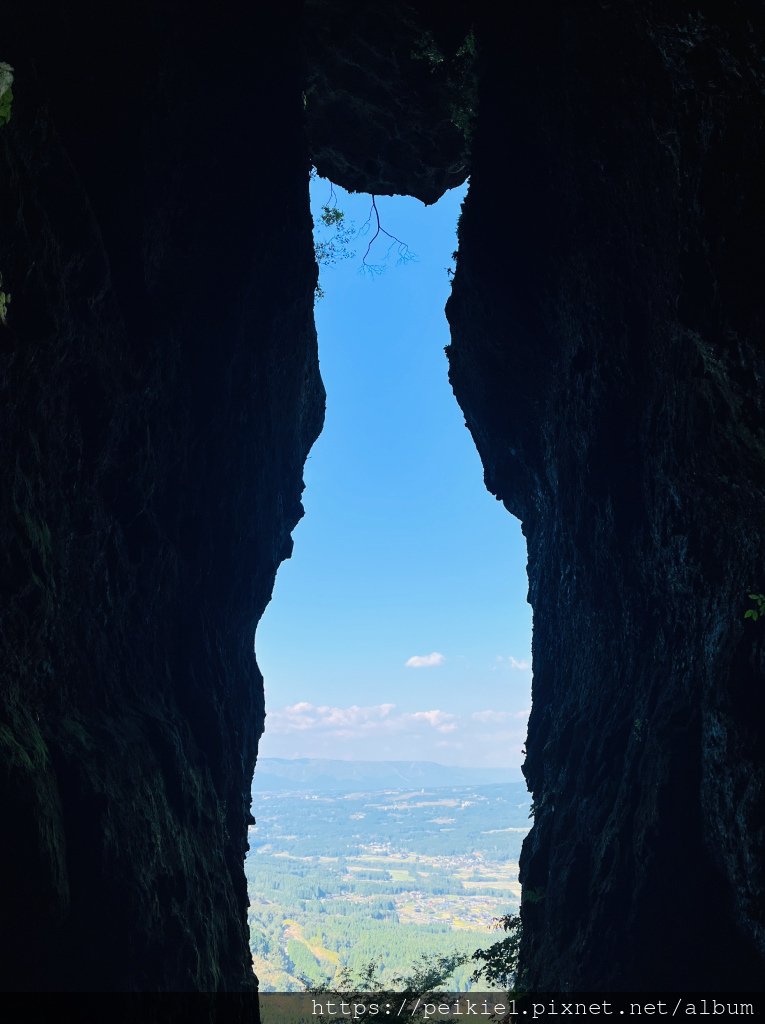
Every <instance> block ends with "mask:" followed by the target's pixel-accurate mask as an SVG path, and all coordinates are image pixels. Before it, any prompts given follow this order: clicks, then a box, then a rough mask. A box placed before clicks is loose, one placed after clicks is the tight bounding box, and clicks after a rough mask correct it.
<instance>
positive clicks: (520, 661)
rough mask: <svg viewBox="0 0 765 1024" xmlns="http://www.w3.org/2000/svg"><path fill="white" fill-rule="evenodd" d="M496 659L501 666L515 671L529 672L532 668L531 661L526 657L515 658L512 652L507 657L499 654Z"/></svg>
mask: <svg viewBox="0 0 765 1024" xmlns="http://www.w3.org/2000/svg"><path fill="white" fill-rule="evenodd" d="M494 660H495V661H496V663H497V665H498V666H499V667H500V668H509V669H512V670H513V671H514V672H528V670H529V669H530V668H531V662H530V661H527V660H526V659H525V658H514V657H513V656H512V654H511V655H509V657H507V658H505V657H504V656H503V655H501V654H498V655H497V657H496V658H495V659H494Z"/></svg>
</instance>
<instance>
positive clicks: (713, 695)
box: [447, 2, 765, 991]
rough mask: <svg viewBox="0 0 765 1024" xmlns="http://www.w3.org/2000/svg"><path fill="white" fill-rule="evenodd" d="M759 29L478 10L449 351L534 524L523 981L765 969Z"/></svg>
mask: <svg viewBox="0 0 765 1024" xmlns="http://www.w3.org/2000/svg"><path fill="white" fill-rule="evenodd" d="M507 13H508V12H507V11H505V12H504V14H505V15H507ZM764 28H765V26H764V24H763V14H762V8H761V7H760V6H759V5H754V4H748V3H731V4H729V5H727V6H726V8H725V13H724V14H722V15H721V14H720V9H719V7H717V6H714V7H713V5H711V4H706V3H702V4H693V5H690V4H688V5H686V4H677V5H673V6H672V8H671V11H670V9H669V8H667V7H666V5H660V4H652V3H630V4H620V5H612V4H602V3H588V4H584V5H575V6H572V5H569V4H566V3H558V2H545V3H540V4H533V5H528V4H527V5H514V6H513V8H512V13H511V17H510V24H509V27H508V28H507V29H506V30H500V26H499V24H498V22H495V21H494V20H493V15H492V14H490V13H488V12H484V13H483V15H482V18H481V20H480V22H479V26H478V35H479V45H480V47H481V55H482V63H481V92H480V99H479V122H478V127H477V131H476V137H475V142H474V163H473V169H472V174H471V188H470V193H469V196H468V198H467V201H466V203H465V206H464V212H463V216H462V219H461V223H460V230H459V240H460V247H459V253H460V255H459V260H458V269H457V274H456V279H455V284H454V291H453V295H452V297H451V299H450V302H449V305H448V307H447V312H448V317H449V320H450V322H451V327H452V337H453V342H452V345H451V348H450V350H449V359H450V366H451V379H452V382H453V385H454V389H455V392H456V395H457V398H458V400H459V402H460V404H461V405H462V408H463V410H464V412H465V416H466V420H467V424H468V426H469V428H470V430H471V431H472V434H473V437H474V438H475V441H476V444H477V446H478V449H479V451H480V453H481V457H482V459H483V463H484V466H485V471H486V482H487V485H488V487H489V489H490V490H491V491H492V492H493V493H494V494H496V495H498V496H499V497H501V498H502V500H503V501H504V503H505V505H506V506H507V508H508V509H509V510H510V511H511V512H512V513H513V514H514V515H516V516H518V517H519V518H520V519H521V521H522V524H523V530H524V533H525V535H526V538H527V541H528V553H529V561H528V573H529V599H530V601H531V604H532V606H533V612H534V639H533V657H534V683H533V702H532V711H531V718H530V722H529V731H528V742H527V750H528V755H527V759H526V763H525V768H524V771H525V774H526V778H527V780H528V783H529V786H530V789H531V792H532V794H533V797H534V806H535V818H534V827H533V830H532V832H531V834H530V836H529V838H528V839H527V841H526V843H525V845H524V849H523V857H522V863H521V880H522V883H523V886H524V902H523V908H522V920H523V943H522V959H523V963H524V966H525V972H526V983H527V984H528V985H529V986H530V987H531V989H532V990H534V989H536V990H544V989H547V990H550V991H566V990H571V989H577V988H578V989H596V990H598V989H609V988H615V989H634V990H651V989H654V990H661V989H685V990H686V991H714V990H715V989H738V988H744V989H746V988H749V989H752V988H758V987H759V986H760V985H761V983H762V978H763V976H765V974H764V973H763V968H764V967H765V930H764V929H763V922H764V919H765V914H764V910H765V903H764V896H765V889H764V886H765V877H764V876H763V865H764V863H765V862H764V860H763V822H765V805H764V800H765V757H764V756H763V755H765V745H764V742H763V735H764V734H763V730H762V727H761V724H762V719H763V713H764V712H765V629H764V628H763V623H762V622H758V623H753V622H752V621H751V620H750V621H745V620H744V613H745V611H746V609H747V608H748V607H750V606H751V602H750V601H749V599H748V597H747V594H748V592H750V591H755V592H762V591H763V590H764V589H765V557H764V556H765V547H764V543H763V542H764V538H763V511H764V510H765V394H764V393H763V382H764V381H765V349H764V347H763V336H765V317H764V315H763V303H762V289H761V286H760V285H759V284H758V282H761V281H762V280H763V278H764V277H765V260H764V258H763V247H762V242H761V240H762V236H763V229H764V228H765V218H764V216H763V214H764V212H765V210H764V208H763V191H762V188H761V183H760V181H759V180H758V179H759V177H760V175H761V169H762V166H763V159H764V158H765V138H764V136H763V111H764V110H765V103H764V98H763V97H764V92H765V77H763V70H762V69H763V65H762V54H763V53H765V37H764V32H763V30H764Z"/></svg>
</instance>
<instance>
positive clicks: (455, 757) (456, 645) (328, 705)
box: [256, 179, 531, 777]
mask: <svg viewBox="0 0 765 1024" xmlns="http://www.w3.org/2000/svg"><path fill="white" fill-rule="evenodd" d="M334 192H335V195H336V203H337V206H338V207H339V208H340V209H341V210H342V211H343V212H344V214H345V223H346V224H348V223H349V222H350V223H351V224H353V225H355V228H356V229H357V230H359V229H361V228H362V226H363V224H364V222H365V221H366V220H367V218H368V215H369V212H370V197H369V196H364V195H349V194H348V193H346V192H344V191H343V190H342V189H339V188H336V189H335V190H334ZM311 194H312V207H313V210H314V217H315V219H317V218H318V217H319V215H320V213H321V207H322V205H323V204H325V203H327V202H330V203H334V202H335V199H334V197H333V198H332V199H330V186H329V184H328V183H327V182H325V181H322V180H321V179H315V180H314V181H313V182H312V183H311ZM464 194H465V188H461V189H455V190H453V191H452V192H450V193H448V194H447V195H445V196H444V197H443V198H442V199H441V200H440V201H439V202H438V203H437V204H436V205H435V206H431V207H425V206H423V205H422V204H421V203H420V202H418V201H417V200H414V199H409V198H406V197H398V196H397V197H393V198H391V197H384V196H383V197H378V199H377V206H378V210H379V213H380V218H381V221H382V224H383V227H384V228H386V229H387V230H388V231H390V232H391V233H392V234H394V235H397V236H398V237H400V238H401V239H403V240H404V241H405V242H406V243H407V244H408V246H409V248H410V250H411V251H413V252H414V253H415V254H416V259H412V260H410V261H408V262H405V263H402V264H399V263H398V262H397V259H396V250H395V248H394V251H393V252H391V253H390V257H389V258H388V260H387V262H386V261H385V256H386V251H387V249H388V245H389V242H388V241H386V240H383V239H382V238H380V239H378V241H377V242H376V243H375V246H374V248H373V250H372V252H371V253H370V256H369V258H368V259H369V262H370V263H375V264H377V263H384V264H385V269H384V271H383V272H382V273H380V274H370V273H364V272H363V268H361V270H360V266H361V257H362V255H363V252H364V249H365V248H366V245H367V243H368V241H369V238H370V237H371V236H370V234H369V232H367V233H366V234H364V235H361V236H360V237H359V239H358V240H357V241H356V243H354V250H355V251H354V253H353V255H352V257H351V258H349V259H345V260H340V261H338V262H337V263H336V265H335V266H325V267H323V268H322V272H321V280H322V285H323V288H324V292H325V295H324V297H323V298H321V299H319V300H318V301H317V303H316V326H317V331H318V336H319V359H320V364H321V372H322V377H323V378H324V384H325V387H326V389H327V415H326V422H325V426H324V431H323V433H322V435H321V437H320V438H319V440H318V441H317V442H316V444H315V445H314V448H313V450H312V452H311V455H310V457H309V459H308V461H307V463H306V467H305V483H306V490H305V493H304V495H303V504H304V506H305V510H306V514H305V517H304V519H303V520H302V521H301V522H300V524H299V525H298V527H297V529H296V530H295V533H294V540H295V550H294V553H293V556H292V558H291V559H290V560H289V561H287V562H285V563H284V564H283V565H282V566H281V568H280V570H279V573H278V576H277V580H276V586H275V588H274V595H273V599H272V601H271V604H270V605H269V607H268V608H267V609H266V613H265V615H264V617H263V619H262V621H261V623H260V625H259V626H258V631H257V636H256V652H257V657H258V663H259V665H260V667H261V670H262V672H263V675H264V678H265V686H266V713H267V719H266V731H265V735H264V737H263V739H262V741H261V748H260V752H261V755H262V756H271V757H338V758H343V759H354V760H356V759H358V760H389V759H405V760H435V761H440V762H441V763H443V764H455V765H456V764H459V765H476V766H484V765H492V766H497V767H507V768H509V769H511V772H512V776H513V777H515V776H516V775H518V776H519V775H520V771H519V765H520V762H521V760H522V756H521V753H520V748H521V746H522V744H523V742H524V737H525V728H526V717H527V714H528V708H529V699H530V698H529V690H530V682H531V672H530V666H529V663H530V661H531V657H530V648H531V639H530V638H531V613H530V609H529V607H528V605H527V604H526V589H527V581H526V568H525V566H526V548H525V542H524V540H523V537H522V535H521V532H520V527H519V524H518V522H517V521H516V520H515V519H513V517H512V516H510V514H509V513H508V512H507V511H506V510H505V509H504V507H503V506H502V505H501V504H500V503H499V502H498V501H496V499H495V498H494V497H493V496H492V495H490V494H489V493H488V491H487V490H486V488H485V487H484V483H483V470H482V467H481V462H480V459H479V458H478V454H477V452H476V450H475V447H474V445H473V441H472V438H471V437H470V434H469V433H468V431H467V429H466V427H465V424H464V419H463V416H462V413H461V411H460V409H459V406H458V405H457V402H456V400H455V398H454V395H453V393H452V390H451V387H450V385H449V382H448V377H447V372H448V368H447V361H446V356H445V354H444V347H445V345H447V344H448V342H449V329H448V325H447V322H446V318H445V316H444V312H443V309H444V304H445V302H446V299H447V297H448V294H449V279H448V275H447V272H446V268H447V267H449V266H451V265H452V263H451V253H452V252H453V250H454V249H455V248H456V223H457V218H458V216H459V210H460V204H461V202H462V199H463V197H464ZM330 235H331V232H329V231H327V230H326V229H322V231H321V235H320V237H324V238H326V237H328V236H330ZM508 400H509V401H511V400H512V397H511V396H508Z"/></svg>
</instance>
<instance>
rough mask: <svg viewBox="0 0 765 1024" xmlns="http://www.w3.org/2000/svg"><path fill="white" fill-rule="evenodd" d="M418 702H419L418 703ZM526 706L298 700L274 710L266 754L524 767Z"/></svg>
mask: <svg viewBox="0 0 765 1024" xmlns="http://www.w3.org/2000/svg"><path fill="white" fill-rule="evenodd" d="M415 707H416V705H415ZM527 714H528V712H527V711H497V710H494V709H491V708H488V709H485V710H478V711H474V712H473V713H472V714H470V713H468V712H464V713H457V712H454V713H453V712H450V711H444V710H442V709H441V708H427V706H426V707H425V708H423V709H421V710H414V711H409V710H404V709H403V708H399V707H397V705H395V704H393V703H384V704H383V703H381V704H370V705H359V704H351V705H348V706H345V707H339V706H337V705H331V704H313V703H312V702H310V701H298V702H297V703H295V704H290V705H287V706H286V707H281V708H273V709H271V708H269V710H268V714H267V717H266V731H265V735H264V737H263V739H262V740H261V756H263V757H296V756H299V757H330V758H337V757H340V758H343V759H344V760H349V759H350V760H360V761H365V760H377V759H379V758H389V759H391V760H423V761H427V760H434V761H440V762H441V763H446V764H450V763H451V764H463V765H474V766H478V765H481V764H486V765H489V764H493V765H496V764H502V765H507V766H508V767H510V766H511V765H512V764H513V763H516V764H517V765H520V762H521V760H522V756H521V753H520V748H521V744H522V743H523V740H524V738H525V733H526V722H525V718H526V716H527Z"/></svg>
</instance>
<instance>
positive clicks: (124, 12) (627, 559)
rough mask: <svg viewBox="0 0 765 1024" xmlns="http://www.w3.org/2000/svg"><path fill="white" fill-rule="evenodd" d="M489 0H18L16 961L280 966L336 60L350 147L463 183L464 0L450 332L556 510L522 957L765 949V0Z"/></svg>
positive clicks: (334, 146) (10, 766) (560, 971)
mask: <svg viewBox="0 0 765 1024" xmlns="http://www.w3.org/2000/svg"><path fill="white" fill-rule="evenodd" d="M473 6H474V5H470V8H469V9H468V10H469V11H470V16H468V15H467V14H466V13H465V8H464V7H460V6H459V5H454V6H450V5H443V4H435V3H425V2H422V3H418V4H413V5H408V4H401V5H394V4H386V5H383V8H381V9H379V10H376V9H375V8H373V7H371V6H369V5H363V4H362V5H358V4H357V5H353V7H350V5H349V7H348V8H347V9H345V8H343V7H340V6H338V5H337V4H335V3H334V2H333V3H330V2H329V0H327V2H326V3H325V4H322V5H318V4H317V5H313V6H312V8H311V12H310V14H309V16H308V18H309V20H308V22H307V24H308V26H309V29H310V26H314V30H313V35H311V34H310V32H309V34H308V35H306V34H305V33H304V34H303V35H302V36H301V30H300V17H301V9H300V6H299V4H298V3H295V4H294V5H293V4H292V3H290V2H288V3H286V4H280V5H279V12H278V13H277V14H273V15H269V16H266V14H265V13H264V11H263V10H261V9H260V8H258V10H257V11H255V10H252V9H251V8H252V7H253V5H250V6H249V7H246V6H245V5H240V4H238V3H233V2H232V3H231V4H225V3H224V4H223V5H216V7H215V13H213V12H212V8H211V9H210V11H209V12H208V13H207V15H205V14H204V13H203V14H201V15H197V16H196V17H195V19H193V20H192V19H190V18H188V17H185V16H183V17H182V16H180V15H179V14H178V12H176V11H175V10H174V9H173V7H172V5H170V4H167V3H164V2H159V3H152V4H146V5H143V4H141V3H138V4H131V5H129V6H128V5H125V6H124V7H123V6H122V5H107V6H106V7H103V5H102V8H97V7H92V5H90V4H69V3H67V4H65V3H63V2H62V3H61V4H60V5H59V6H57V5H56V4H46V5H44V7H45V10H44V12H41V11H39V10H34V9H31V5H23V7H22V5H20V4H17V5H15V10H13V11H11V12H10V13H8V14H4V16H3V25H2V27H3V39H2V46H3V48H4V49H3V52H1V53H0V60H4V61H8V62H9V63H10V64H12V65H13V66H14V68H15V70H16V81H15V83H14V93H15V99H14V107H13V115H12V119H11V122H10V123H9V124H8V125H6V126H4V127H0V161H1V164H2V168H3V176H4V185H3V190H2V194H0V215H1V216H2V223H3V225H4V229H3V235H2V237H1V238H0V273H2V275H3V284H2V286H1V287H2V289H3V290H5V291H6V292H9V293H11V295H12V302H11V305H10V307H9V309H8V315H7V324H5V325H0V375H1V376H0V380H1V383H2V392H3V395H2V406H1V409H2V411H1V412H0V416H1V417H2V422H1V423H0V449H1V450H2V469H1V472H2V487H1V489H0V502H1V503H2V525H0V529H1V530H2V547H1V548H0V552H1V553H0V558H1V559H2V576H1V580H0V585H1V586H2V599H3V604H2V619H0V655H1V656H2V662H1V663H2V672H3V679H2V682H3V685H2V719H1V720H0V721H1V722H2V724H0V747H1V748H2V762H1V767H0V780H1V781H0V791H1V792H2V807H3V827H4V835H5V836H7V837H11V841H4V842H3V843H2V844H0V878H2V879H3V882H4V884H5V887H6V891H4V893H3V901H2V907H3V928H2V931H1V932H0V935H1V938H0V984H1V985H2V987H3V988H6V989H8V988H16V989H18V988H21V989H25V988H28V989H41V988H48V989H52V990H60V989H74V990H79V989H86V990H92V989H104V990H160V991H161V990H177V989H181V990H202V991H216V990H233V991H244V992H247V991H248V990H251V989H252V987H253V979H252V975H251V973H250V960H249V953H248V945H247V934H246V927H245V908H246V903H247V895H246V888H245V879H244V872H243V857H244V852H245V848H246V835H247V824H248V816H249V789H250V780H251V776H252V770H253V767H254V761H255V755H256V748H257V741H258V737H259V735H260V732H261V730H262V726H263V695H262V680H261V677H260V674H259V672H258V669H257V666H256V663H255V660H254V657H253V653H252V638H253V635H254V630H255V625H256V623H257V621H258V619H259V617H260V615H261V613H262V611H263V608H264V607H265V605H266V603H267V601H268V599H269V596H270V593H271V588H272V585H273V580H274V574H275V571H276V568H277V566H278V564H279V562H280V560H281V559H283V558H284V557H286V556H287V555H288V554H289V552H290V536H289V535H290V531H291V529H292V528H293V527H294V525H295V523H296V522H297V520H298V518H299V516H300V514H301V511H302V510H301V505H300V494H301V488H302V480H301V477H302V467H303V463H304V460H305V457H306V455H307V452H308V449H309V447H310V445H311V443H312V441H313V440H314V438H315V437H316V435H317V433H318V431H319V429H320V426H321V420H322V411H323V390H322V386H321V382H320V379H319V375H318V367H317V356H316V337H315V332H314V327H313V317H312V300H313V288H314V284H315V280H316V267H315V263H314V260H313V252H312V245H311V233H310V227H311V225H310V217H309V211H308V191H307V181H308V166H309V164H308V147H307V144H306V141H305V139H304V137H303V127H302V122H303V117H304V104H307V110H308V117H309V126H310V129H311V136H312V146H313V151H314V154H315V156H316V159H317V162H318V164H319V168H320V170H321V171H322V172H323V173H327V174H329V175H330V176H331V177H333V178H334V180H335V181H336V182H338V183H339V184H341V185H344V186H346V187H349V188H354V189H365V190H369V191H373V192H407V193H410V194H412V195H418V196H419V197H420V198H422V199H423V200H424V201H428V202H430V201H433V200H434V199H435V198H437V197H438V195H439V194H440V192H442V191H443V190H444V189H445V188H446V187H448V186H449V185H450V184H456V183H457V181H459V180H461V179H462V177H463V176H464V173H465V166H464V159H465V143H466V138H465V128H466V127H469V126H468V125H467V123H466V122H464V115H465V114H466V113H467V112H468V111H467V106H469V104H467V105H466V104H465V103H463V104H462V106H461V107H460V106H459V105H458V106H457V107H455V103H454V98H455V92H454V87H455V81H456V80H455V79H454V70H455V67H457V66H458V65H455V64H454V63H453V59H454V60H456V56H457V51H458V50H459V49H460V47H461V46H462V41H464V39H465V38H466V32H467V31H468V30H469V27H470V22H471V18H472V17H473V14H475V19H476V20H475V33H476V38H477V41H478V50H479V58H480V59H479V71H480V107H479V117H478V122H477V125H476V128H475V135H474V139H473V158H472V159H473V164H472V176H471V189H470V194H469V196H468V200H467V202H466V204H465V208H464V213H463V217H462V221H461V225H460V256H459V261H458V270H457V276H456V280H455V286H454V292H453V296H452V298H451V300H450V303H449V307H448V315H449V318H450V321H451V325H452V335H453V341H452V345H451V348H450V352H449V357H450V364H451V378H452V382H453V385H454V388H455V392H456V395H457V398H458V400H459V402H460V404H461V405H462V408H463V410H464V412H465V416H466V420H467V424H468V426H469V428H470V430H471V431H472V433H473V436H474V438H475V441H476V444H477V446H478V449H479V451H480V453H481V457H482V459H483V461H484V466H485V469H486V481H487V485H488V486H489V488H490V489H491V490H492V491H493V492H494V493H495V494H497V495H498V496H500V497H501V498H502V500H503V501H504V502H505V504H506V506H507V507H508V509H509V510H510V511H511V512H512V513H513V514H515V515H517V516H518V517H519V518H520V519H521V520H522V523H523V528H524V531H525V534H526V537H527V540H528V546H529V587H530V590H529V594H530V600H531V603H532V606H533V609H534V697H533V708H532V714H531V720H530V724H529V736H528V743H527V748H528V757H527V760H526V765H525V772H526V776H527V779H528V782H529V785H530V787H531V790H532V793H533V795H534V801H535V809H536V813H535V823H534V828H533V830H532V833H531V835H530V837H529V839H528V840H527V842H526V844H525V847H524V852H523V859H522V865H521V868H522V880H523V883H524V905H523V910H522V916H523V950H522V952H523V959H524V968H525V974H526V983H527V984H528V985H529V986H530V987H531V988H532V989H533V988H536V989H548V990H562V991H566V990H570V989H576V988H579V989H588V988H589V989H601V990H607V989H609V988H617V989H618V988H628V989H637V990H641V989H642V990H651V989H653V990H660V989H664V988H669V989H672V988H683V989H686V990H697V991H712V990H718V991H719V990H723V989H726V988H735V987H753V986H754V985H755V984H757V980H758V978H759V977H761V971H762V969H763V966H765V964H764V960H765V958H764V956H763V954H764V951H765V937H764V932H763V887H764V885H765V879H764V878H763V856H762V852H763V851H762V844H763V831H762V822H763V821H765V813H764V812H765V808H764V807H763V794H764V793H765V777H764V773H765V769H764V768H763V765H764V764H765V757H763V755H764V754H765V750H764V749H763V748H764V746H765V741H764V740H763V735H764V734H763V730H762V728H761V722H762V719H763V712H765V685H764V684H765V629H763V623H762V622H761V621H760V622H753V621H751V620H749V621H745V619H744V613H745V611H746V609H747V607H749V599H748V597H747V594H748V593H749V592H754V593H760V592H762V591H763V590H765V557H763V556H764V555H765V550H764V545H763V534H762V515H763V508H764V507H765V399H764V398H763V381H765V356H764V355H763V344H762V338H763V334H764V333H765V323H764V322H763V320H764V319H765V318H764V316H763V307H762V302H761V297H760V291H761V282H762V280H763V278H764V277H765V274H764V271H765V266H764V262H765V260H764V258H763V248H762V245H761V239H762V236H763V227H765V225H764V224H763V220H764V219H765V218H764V217H763V213H764V211H763V205H762V203H763V200H762V191H761V189H760V188H759V181H758V176H759V174H760V172H761V167H762V162H763V157H764V156H765V146H764V145H763V134H762V124H763V117H762V112H763V91H764V87H765V80H764V79H763V72H762V62H761V59H760V58H761V55H762V54H763V52H765V39H763V35H764V26H763V20H764V19H763V14H762V11H761V8H760V7H757V6H755V5H754V4H749V3H735V2H732V3H730V4H729V5H728V6H727V8H726V11H727V13H726V15H725V16H724V17H725V20H723V21H720V20H718V19H719V17H720V16H719V14H718V13H713V11H712V7H711V5H707V4H705V3H702V4H698V3H695V4H693V5H691V4H678V5H674V6H673V8H672V15H671V19H670V20H667V18H669V15H667V14H666V13H665V7H664V5H659V4H653V3H649V2H643V3H638V2H635V3H627V4H622V5H609V4H606V3H599V2H594V0H593V2H588V3H585V4H581V5H571V4H566V3H563V2H562V0H555V2H554V0H546V2H541V3H535V4H527V5H511V9H510V15H511V18H512V24H511V27H510V30H509V31H508V30H507V29H506V28H505V27H504V25H503V26H500V24H499V22H498V21H495V20H494V19H495V18H496V17H498V15H495V14H493V13H492V11H491V8H490V7H489V6H488V5H487V6H486V7H485V8H484V7H481V8H480V9H477V8H476V9H475V11H473ZM505 7H506V5H505ZM505 7H503V9H502V15H503V17H507V15H508V11H507V10H506V9H505ZM378 8H379V5H378ZM383 9H384V12H383ZM344 13H347V14H348V19H347V20H346V19H344ZM353 19H355V20H353ZM327 26H334V29H337V33H338V34H336V35H333V36H331V37H330V35H328V34H327V31H326V29H327ZM334 29H333V31H334ZM343 33H345V34H343ZM306 38H308V39H309V40H310V39H313V40H315V42H316V46H315V48H314V49H313V50H312V49H311V47H310V46H307V47H306V59H307V61H308V74H307V76H306V77H305V78H304V75H303V69H302V68H301V66H300V49H301V45H304V44H305V40H306ZM413 38H414V39H415V42H416V46H415V47H414V48H415V49H416V48H417V46H419V47H420V49H419V50H418V52H419V54H420V56H418V57H416V58H412V51H413V44H412V39H413ZM301 39H302V40H303V43H301ZM360 54H361V55H362V56H363V58H364V59H363V60H361V59H360V57H359V55H360ZM428 54H430V57H428ZM434 54H435V55H436V56H438V54H441V55H444V54H447V55H451V56H449V57H448V60H447V63H448V64H449V68H447V72H448V73H447V74H446V75H445V77H443V78H439V75H441V74H442V72H443V69H442V70H441V71H439V68H440V67H441V64H440V63H439V61H438V60H433V59H431V58H432V57H433V55H434ZM428 61H430V65H432V66H430V65H429V64H428ZM450 62H451V63H450ZM449 69H451V70H449ZM450 75H451V76H452V77H451V78H450ZM431 76H433V77H431ZM457 77H458V78H459V75H458V76H457ZM306 82H307V85H306ZM439 83H440V84H439ZM457 85H459V89H457V97H458V98H459V99H461V100H462V101H464V100H465V91H464V85H465V83H464V82H457ZM312 90H313V91H312ZM304 92H305V93H306V94H307V95H306V96H305V98H304V96H303V93H304ZM455 115H457V116H455ZM362 122H363V123H364V124H365V126H366V128H365V131H363V132H361V131H359V130H358V129H359V125H361V124H362ZM460 122H462V125H460ZM393 128H395V131H393ZM468 134H469V132H468ZM391 137H393V138H395V141H396V145H392V144H391V143H390V140H391Z"/></svg>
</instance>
